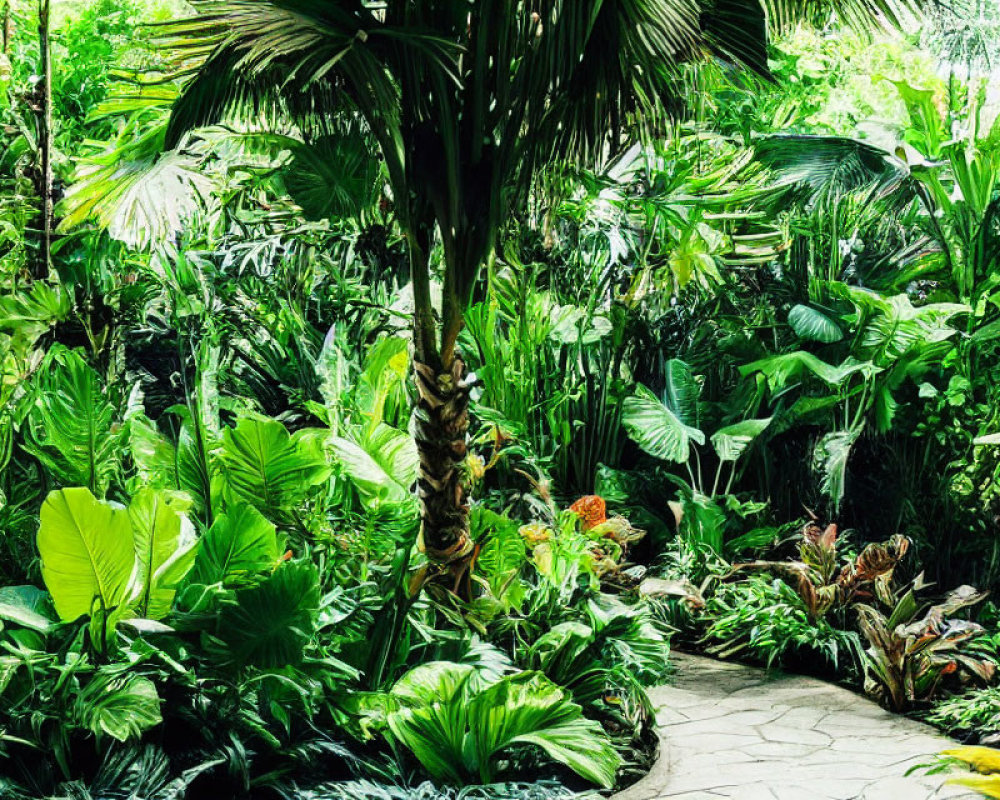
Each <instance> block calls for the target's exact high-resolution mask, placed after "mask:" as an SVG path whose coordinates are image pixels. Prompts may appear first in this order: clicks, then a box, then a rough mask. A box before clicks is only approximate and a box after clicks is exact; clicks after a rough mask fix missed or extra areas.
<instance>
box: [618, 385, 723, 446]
mask: <svg viewBox="0 0 1000 800" xmlns="http://www.w3.org/2000/svg"><path fill="white" fill-rule="evenodd" d="M677 399H679V401H680V402H679V404H678V405H676V406H675V407H674V408H671V407H668V406H666V405H664V404H663V403H661V402H660V400H659V398H657V397H656V395H654V394H653V393H652V392H651V391H650V390H649V389H647V388H646V387H645V386H643V385H641V384H639V385H637V386H636V387H635V394H634V395H632V396H631V397H626V398H625V404H624V410H623V413H622V424H623V425H624V426H625V430H626V431H628V435H629V436H630V437H631V439H632V440H633V441H634V442H635V443H636V444H637V445H639V447H641V448H642V449H643V450H645V451H646V452H647V453H649V454H650V455H651V456H653V457H654V458H660V459H663V460H664V461H671V462H674V463H677V464H680V463H683V462H685V461H687V460H688V458H689V456H690V454H691V442H695V443H697V444H704V443H705V434H704V433H702V432H701V431H699V430H698V429H697V428H692V427H690V426H689V425H687V424H685V423H684V421H683V420H682V419H681V417H680V416H679V414H678V411H677V410H675V408H676V409H678V410H680V411H681V412H682V413H683V410H684V409H685V408H690V405H689V397H688V395H687V394H686V393H684V392H682V393H681V394H680V395H679V397H678V398H677Z"/></svg>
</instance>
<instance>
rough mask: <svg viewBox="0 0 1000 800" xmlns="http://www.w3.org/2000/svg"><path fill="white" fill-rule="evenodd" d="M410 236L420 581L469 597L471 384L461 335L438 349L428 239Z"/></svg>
mask: <svg viewBox="0 0 1000 800" xmlns="http://www.w3.org/2000/svg"><path fill="white" fill-rule="evenodd" d="M408 238H409V240H410V257H411V262H410V263H411V269H412V272H411V274H412V278H413V287H414V292H413V295H414V337H413V338H414V362H413V367H414V378H415V380H416V385H417V398H418V399H417V409H416V413H415V422H414V430H413V435H414V439H415V441H416V445H417V452H418V454H419V456H420V472H419V476H418V487H419V492H420V504H421V547H422V549H423V551H424V552H425V553H426V555H427V557H428V559H429V560H430V562H431V568H430V570H428V571H427V573H426V574H421V575H420V576H419V579H418V583H422V582H424V581H426V580H427V579H437V580H439V581H444V582H445V583H446V585H447V588H448V589H450V590H451V591H452V592H454V593H455V594H459V595H461V596H463V597H469V596H470V595H471V582H470V580H469V570H470V567H471V565H472V561H473V559H474V558H475V554H476V547H475V543H474V542H473V541H472V537H471V535H470V533H469V508H468V506H467V505H466V503H465V458H466V454H467V452H468V444H467V438H468V431H469V391H470V389H471V384H470V382H469V380H468V377H467V375H466V371H465V362H464V361H462V358H461V357H460V356H459V355H457V354H456V353H455V348H454V345H455V341H454V339H455V338H457V333H456V334H455V336H454V337H453V336H451V335H450V334H448V333H447V332H446V333H445V335H444V336H443V337H442V342H441V344H442V346H441V348H440V349H438V348H437V347H436V346H435V335H434V334H435V331H436V325H435V324H434V310H433V307H432V304H431V300H430V289H429V269H428V263H427V252H428V250H429V244H430V237H429V235H426V236H422V237H417V236H415V235H410V236H408ZM446 316H451V315H446ZM446 321H447V320H446ZM452 327H453V326H452Z"/></svg>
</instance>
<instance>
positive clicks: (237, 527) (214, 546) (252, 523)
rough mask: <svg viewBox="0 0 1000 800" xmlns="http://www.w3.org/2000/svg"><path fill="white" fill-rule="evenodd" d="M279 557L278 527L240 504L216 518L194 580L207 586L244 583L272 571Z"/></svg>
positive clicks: (198, 558)
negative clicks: (266, 571)
mask: <svg viewBox="0 0 1000 800" xmlns="http://www.w3.org/2000/svg"><path fill="white" fill-rule="evenodd" d="M278 555H279V553H278V536H277V533H276V531H275V528H274V525H273V524H272V523H271V522H268V521H267V520H266V519H264V517H263V516H262V515H261V513H260V512H259V511H257V509H255V508H254V507H253V506H250V505H246V504H245V503H240V504H237V505H233V506H230V507H229V510H228V511H227V512H226V513H225V514H220V515H219V516H218V517H216V518H215V522H213V523H212V527H211V528H209V529H208V531H206V533H205V535H204V536H203V537H202V539H201V548H200V550H199V552H198V556H197V558H196V559H195V566H194V572H193V574H192V577H193V579H194V580H195V581H197V582H199V583H206V584H212V583H225V584H234V583H240V582H242V581H245V580H248V579H251V578H253V577H254V576H256V575H258V574H260V573H261V572H264V571H265V570H268V569H270V568H272V567H273V566H274V565H275V564H276V563H277V562H278Z"/></svg>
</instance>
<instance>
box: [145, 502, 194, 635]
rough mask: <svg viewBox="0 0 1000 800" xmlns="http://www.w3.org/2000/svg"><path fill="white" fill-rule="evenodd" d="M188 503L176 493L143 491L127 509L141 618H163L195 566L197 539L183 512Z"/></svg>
mask: <svg viewBox="0 0 1000 800" xmlns="http://www.w3.org/2000/svg"><path fill="white" fill-rule="evenodd" d="M189 505H190V502H189V501H188V500H187V499H186V498H183V496H179V495H177V494H174V493H171V492H167V491H162V490H155V489H150V488H144V489H141V490H140V491H139V493H138V494H137V495H136V496H135V497H134V498H133V500H132V503H131V505H129V508H128V514H129V518H130V520H131V523H132V532H133V537H134V539H135V554H136V558H137V559H138V562H139V569H140V585H141V586H142V593H141V595H140V597H139V604H138V607H137V609H136V611H137V613H138V614H139V616H141V617H145V618H147V619H162V618H163V617H165V616H166V615H167V614H168V613H169V612H170V609H171V607H172V606H173V601H174V594H175V592H176V588H177V584H178V583H180V581H181V580H182V579H183V578H184V576H185V575H187V573H188V572H189V571H190V569H191V567H192V566H193V565H194V560H195V555H196V554H197V552H198V540H197V538H196V537H195V532H194V526H193V525H192V524H191V521H190V520H189V519H188V518H187V515H186V514H185V511H186V510H187V507H188V506H189Z"/></svg>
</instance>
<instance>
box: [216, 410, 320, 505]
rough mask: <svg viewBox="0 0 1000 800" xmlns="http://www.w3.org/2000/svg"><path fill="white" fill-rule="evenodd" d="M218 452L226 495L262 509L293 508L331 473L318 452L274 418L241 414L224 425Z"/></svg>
mask: <svg viewBox="0 0 1000 800" xmlns="http://www.w3.org/2000/svg"><path fill="white" fill-rule="evenodd" d="M219 455H220V458H221V461H222V465H223V469H224V472H225V475H226V481H227V484H228V487H229V491H230V494H231V495H232V496H234V497H235V498H237V499H239V500H243V501H245V502H247V503H250V504H251V505H253V506H255V507H256V508H258V509H259V510H261V511H263V512H264V513H269V512H271V511H272V510H274V509H279V510H288V509H290V508H294V507H295V506H297V505H298V504H299V503H301V502H302V500H303V499H304V498H305V496H306V494H307V493H308V491H309V489H310V487H312V486H315V485H316V484H317V483H319V482H321V481H323V480H324V479H326V478H327V476H328V475H329V467H328V466H327V464H326V460H325V459H324V458H323V456H322V453H321V451H320V450H319V449H318V448H315V447H309V446H307V442H305V441H303V440H302V439H301V437H300V438H299V439H293V438H292V437H291V436H290V435H289V433H288V431H287V430H285V426H284V425H282V424H281V423H280V422H278V421H277V420H273V419H264V420H262V419H252V418H249V417H245V418H244V419H241V420H240V421H239V422H237V423H236V427H235V428H227V429H226V431H225V432H224V433H223V443H222V448H221V450H220V452H219Z"/></svg>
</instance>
